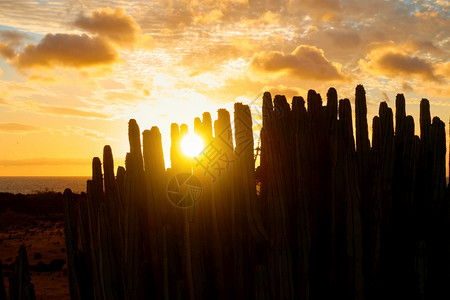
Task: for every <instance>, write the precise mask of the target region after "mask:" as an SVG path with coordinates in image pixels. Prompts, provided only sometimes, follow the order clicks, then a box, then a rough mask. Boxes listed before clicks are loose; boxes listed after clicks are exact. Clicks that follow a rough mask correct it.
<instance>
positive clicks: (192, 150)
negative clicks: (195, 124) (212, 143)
mask: <svg viewBox="0 0 450 300" xmlns="http://www.w3.org/2000/svg"><path fill="white" fill-rule="evenodd" d="M180 145H181V150H182V151H183V153H184V154H185V155H187V156H189V157H194V156H197V155H199V154H200V152H202V150H203V140H202V138H201V137H200V136H198V135H196V134H195V133H188V134H186V135H185V136H184V137H183V139H182V140H181V144H180Z"/></svg>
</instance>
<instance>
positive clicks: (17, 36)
mask: <svg viewBox="0 0 450 300" xmlns="http://www.w3.org/2000/svg"><path fill="white" fill-rule="evenodd" d="M29 38H30V36H29V35H28V34H26V33H23V32H20V31H17V30H0V40H1V41H3V42H5V43H7V44H9V45H11V46H12V47H18V46H20V45H22V42H23V40H26V39H29Z"/></svg>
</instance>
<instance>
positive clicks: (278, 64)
mask: <svg viewBox="0 0 450 300" xmlns="http://www.w3.org/2000/svg"><path fill="white" fill-rule="evenodd" d="M250 67H251V69H253V71H256V72H265V73H275V74H277V73H278V74H280V73H285V74H286V75H290V76H296V77H298V78H301V79H312V80H318V81H324V80H346V79H347V78H348V77H349V76H348V75H346V74H344V73H343V72H342V71H341V66H340V65H339V64H336V63H333V62H330V61H329V60H328V59H327V58H326V57H325V54H324V52H323V50H321V49H318V48H316V47H314V46H308V45H300V46H298V47H297V48H296V49H295V50H294V51H293V52H292V53H291V54H284V53H282V52H279V51H270V52H265V51H263V52H259V53H256V54H255V55H254V56H253V59H252V61H251V63H250Z"/></svg>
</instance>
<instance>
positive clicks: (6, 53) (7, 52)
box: [0, 42, 16, 59]
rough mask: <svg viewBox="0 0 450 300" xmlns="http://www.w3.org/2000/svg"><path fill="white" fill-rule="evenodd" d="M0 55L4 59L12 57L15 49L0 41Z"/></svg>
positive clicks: (14, 54)
mask: <svg viewBox="0 0 450 300" xmlns="http://www.w3.org/2000/svg"><path fill="white" fill-rule="evenodd" d="M0 56H2V57H4V58H6V59H12V58H13V57H14V56H16V50H15V49H14V48H13V47H12V46H11V45H9V44H7V43H5V42H0Z"/></svg>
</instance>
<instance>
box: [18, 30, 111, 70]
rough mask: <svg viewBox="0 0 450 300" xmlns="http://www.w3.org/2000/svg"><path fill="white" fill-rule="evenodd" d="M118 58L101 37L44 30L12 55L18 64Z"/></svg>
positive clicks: (78, 65) (88, 62)
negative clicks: (36, 40) (42, 35)
mask: <svg viewBox="0 0 450 300" xmlns="http://www.w3.org/2000/svg"><path fill="white" fill-rule="evenodd" d="M116 60H117V52H116V50H115V49H114V48H113V47H112V46H111V45H110V44H109V43H108V42H106V41H105V40H104V39H102V38H99V37H90V36H88V35H86V34H82V35H75V34H47V35H46V36H45V37H44V38H43V39H42V40H41V41H40V42H39V43H38V44H37V45H33V44H29V45H27V46H25V48H24V49H23V51H22V52H21V53H19V54H18V55H17V57H16V58H15V64H16V65H17V66H18V67H19V68H35V67H55V66H62V67H75V68H83V67H92V66H99V65H108V64H111V63H114V62H115V61H116Z"/></svg>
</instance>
